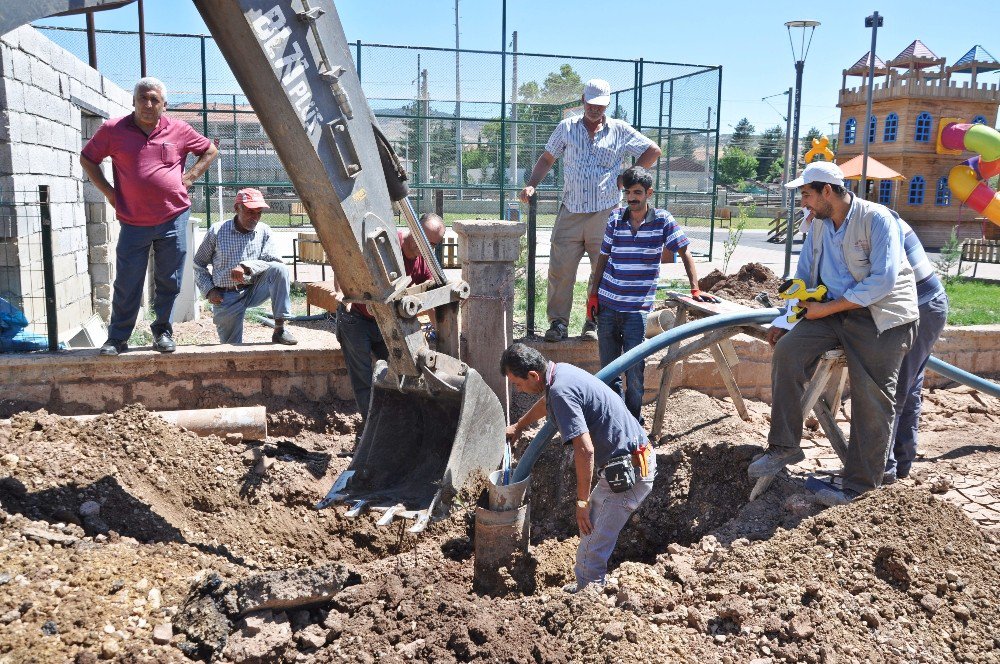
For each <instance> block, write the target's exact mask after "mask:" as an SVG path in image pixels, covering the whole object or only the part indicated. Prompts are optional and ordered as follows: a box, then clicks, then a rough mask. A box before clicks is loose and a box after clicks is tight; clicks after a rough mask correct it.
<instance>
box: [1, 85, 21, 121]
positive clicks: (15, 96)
mask: <svg viewBox="0 0 1000 664" xmlns="http://www.w3.org/2000/svg"><path fill="white" fill-rule="evenodd" d="M0 104H2V105H3V107H4V108H6V109H7V110H10V111H16V112H18V113H23V112H24V83H21V82H20V81H18V80H16V79H13V78H5V79H4V81H3V86H2V87H0Z"/></svg>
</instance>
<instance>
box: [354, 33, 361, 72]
mask: <svg viewBox="0 0 1000 664" xmlns="http://www.w3.org/2000/svg"><path fill="white" fill-rule="evenodd" d="M354 66H355V67H356V68H357V70H358V80H361V40H360V39H359V40H358V41H356V42H355V54H354Z"/></svg>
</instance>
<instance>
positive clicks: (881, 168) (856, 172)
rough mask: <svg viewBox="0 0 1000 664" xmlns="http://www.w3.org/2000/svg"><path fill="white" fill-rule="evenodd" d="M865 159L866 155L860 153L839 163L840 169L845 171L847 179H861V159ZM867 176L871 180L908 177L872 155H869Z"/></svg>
mask: <svg viewBox="0 0 1000 664" xmlns="http://www.w3.org/2000/svg"><path fill="white" fill-rule="evenodd" d="M862 159H864V155H861V154H859V155H858V156H857V157H854V158H853V159H849V160H848V161H845V162H844V163H843V164H838V165H839V166H840V170H841V171H843V172H844V179H845V180H860V179H861V161H862ZM865 176H866V177H867V178H868V179H869V180H905V179H906V177H905V176H903V175H900V174H899V173H897V172H896V171H894V170H892V169H891V168H889V167H888V166H886V165H885V164H883V163H882V162H881V161H879V160H878V159H875V158H874V157H872V156H871V155H868V172H867V173H865Z"/></svg>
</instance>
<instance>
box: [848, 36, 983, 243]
mask: <svg viewBox="0 0 1000 664" xmlns="http://www.w3.org/2000/svg"><path fill="white" fill-rule="evenodd" d="M868 61H869V54H868V53H866V54H864V55H863V56H862V57H861V58H859V59H858V61H857V62H856V63H855V64H854V65H852V66H851V67H850V68H849V69H846V70H844V72H843V84H842V88H841V91H840V96H839V100H838V104H837V105H838V106H839V107H840V109H841V122H840V140H839V145H838V150H837V160H838V161H845V162H846V161H848V160H850V159H851V158H853V157H857V156H859V155H861V154H862V152H863V150H864V145H865V138H866V136H865V134H864V132H867V134H868V135H867V138H868V148H869V153H868V154H869V158H870V161H869V169H868V180H869V181H868V183H867V184H866V185H861V184H860V183H859V184H858V185H857V186H856V187H852V188H854V189H855V191H856V192H863V193H865V194H866V198H868V199H870V200H875V201H877V202H879V203H883V204H885V205H891V206H892V207H894V208H895V209H896V210H898V211H899V214H900V215H901V216H902V217H903V218H904V219H906V221H907V223H909V224H910V225H911V226H912V227H913V229H914V231H916V233H917V235H918V236H919V237H920V239H921V241H922V242H923V244H924V246H927V247H940V246H941V245H943V244H944V243H945V242H946V241H947V239H948V237H949V235H950V234H951V230H952V228H953V227H954V226H956V225H957V226H958V235H959V237H960V238H962V239H967V238H981V237H983V235H984V234H985V235H987V237H989V236H990V233H991V232H992V231H993V229H992V228H991V225H990V224H988V223H986V222H985V220H982V219H978V217H980V216H981V215H982V213H981V212H979V209H978V208H977V207H976V206H975V205H973V204H972V203H967V202H966V199H965V198H963V194H962V192H968V193H966V194H965V195H966V196H968V194H970V193H971V189H975V185H974V184H973V183H972V182H971V180H969V179H968V178H967V177H966V178H965V179H964V180H963V179H961V178H960V179H958V180H956V181H955V182H952V181H951V180H950V174H951V172H952V169H953V168H954V167H955V162H956V161H957V160H956V159H955V155H956V154H958V153H956V152H953V151H952V150H955V149H958V150H959V151H965V150H968V149H969V147H967V146H965V145H957V146H956V147H950V148H948V149H946V150H945V154H942V151H941V150H940V149H939V146H938V141H937V140H936V137H937V136H938V135H941V134H943V132H942V128H944V127H947V126H949V125H950V124H965V123H967V124H969V125H979V126H982V127H983V128H984V129H986V130H989V131H992V129H990V128H991V127H993V126H995V125H996V121H997V107H998V104H1000V88H998V85H997V84H996V83H985V82H982V81H981V80H980V74H982V73H984V72H990V71H995V70H998V69H1000V62H998V61H997V60H996V58H994V57H993V56H992V55H990V53H989V52H988V51H987V50H986V49H984V48H983V47H982V46H978V45H977V46H974V47H973V48H971V49H970V50H969V51H968V52H967V53H966V54H965V55H963V56H962V57H960V58H958V59H957V60H956V61H955V62H954V64H952V65H951V66H947V64H946V60H945V58H941V57H938V56H937V55H936V54H935V53H934V52H933V51H931V50H930V49H929V48H928V47H927V46H926V45H924V44H923V43H922V42H921V41H920V40H915V41H913V42H912V43H911V44H910V45H909V46H908V47H907V48H905V49H904V50H903V51H902V52H901V53H899V55H897V56H896V57H895V58H893V59H891V60H889V61H888V62H886V61H883V60H882V59H881V58H878V57H875V58H874V69H875V71H874V74H875V77H876V78H875V83H874V85H873V88H872V111H871V116H870V117H868V118H865V105H866V101H867V97H868V86H867V81H868V73H869V72H868V69H869V65H868ZM848 77H860V81H861V82H860V84H859V85H858V87H849V84H848ZM976 133H978V130H977V132H976ZM994 133H995V132H994ZM974 135H975V134H974ZM977 149H978V147H977V148H974V149H973V151H976V150H977ZM872 158H874V159H877V160H878V161H879V162H881V163H882V164H884V165H885V166H886V167H888V168H889V169H892V170H893V171H896V172H897V174H902V178H903V179H902V180H899V179H889V178H886V179H878V178H875V177H872V169H871V167H870V164H871V159H872ZM992 158H993V159H995V158H996V157H992ZM983 159H984V160H986V161H988V160H989V159H990V157H985V156H984V158H983ZM965 174H966V176H968V174H969V173H968V171H965ZM977 182H978V180H977ZM963 183H964V184H963ZM970 185H971V187H970ZM981 196H982V194H979V195H977V197H976V198H974V201H980V200H982V199H981V198H980V197H981ZM966 207H968V208H971V209H966ZM982 207H985V206H982ZM987 217H989V215H987Z"/></svg>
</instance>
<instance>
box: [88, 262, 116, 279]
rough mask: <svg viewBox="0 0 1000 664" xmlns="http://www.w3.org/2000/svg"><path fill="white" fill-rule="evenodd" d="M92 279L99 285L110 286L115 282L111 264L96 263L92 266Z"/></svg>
mask: <svg viewBox="0 0 1000 664" xmlns="http://www.w3.org/2000/svg"><path fill="white" fill-rule="evenodd" d="M90 277H91V279H93V280H94V281H95V282H97V283H102V284H110V283H111V282H112V280H114V272H113V270H112V266H111V264H110V263H94V264H93V265H91V266H90Z"/></svg>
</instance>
